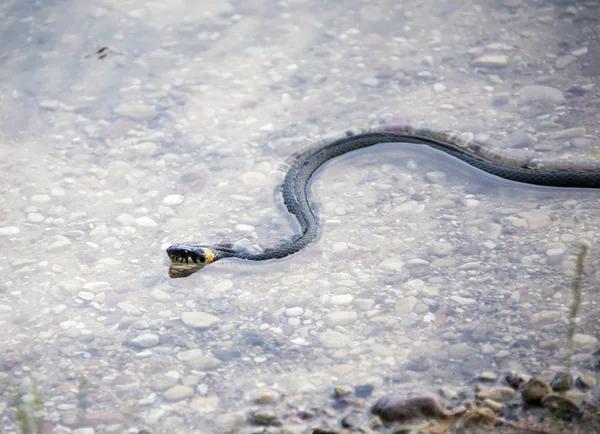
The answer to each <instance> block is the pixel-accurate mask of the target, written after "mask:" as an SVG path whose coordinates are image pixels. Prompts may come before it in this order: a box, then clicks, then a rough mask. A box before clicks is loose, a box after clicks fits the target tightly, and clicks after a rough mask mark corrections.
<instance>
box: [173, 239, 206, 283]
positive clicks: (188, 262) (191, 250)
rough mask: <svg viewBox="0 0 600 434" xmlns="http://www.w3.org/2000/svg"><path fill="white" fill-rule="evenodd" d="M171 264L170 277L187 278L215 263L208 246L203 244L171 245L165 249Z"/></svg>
mask: <svg viewBox="0 0 600 434" xmlns="http://www.w3.org/2000/svg"><path fill="white" fill-rule="evenodd" d="M167 255H168V256H169V259H170V260H171V262H172V264H171V267H170V268H169V275H170V276H171V277H187V276H189V275H190V274H193V273H195V272H196V271H199V270H201V269H202V268H204V267H205V266H206V265H208V264H210V263H211V262H213V261H215V255H214V253H213V252H212V250H211V249H210V247H209V246H206V245H203V244H173V245H172V246H170V247H169V248H168V249H167Z"/></svg>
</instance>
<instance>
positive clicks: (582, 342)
mask: <svg viewBox="0 0 600 434" xmlns="http://www.w3.org/2000/svg"><path fill="white" fill-rule="evenodd" d="M596 345H598V339H596V338H595V337H594V336H590V335H584V334H581V333H577V334H575V336H573V348H574V349H577V350H581V349H594V348H595V347H596Z"/></svg>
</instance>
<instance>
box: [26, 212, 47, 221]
mask: <svg viewBox="0 0 600 434" xmlns="http://www.w3.org/2000/svg"><path fill="white" fill-rule="evenodd" d="M27 220H28V221H30V222H31V223H41V222H43V221H44V216H43V215H41V214H40V213H37V212H30V213H29V214H27Z"/></svg>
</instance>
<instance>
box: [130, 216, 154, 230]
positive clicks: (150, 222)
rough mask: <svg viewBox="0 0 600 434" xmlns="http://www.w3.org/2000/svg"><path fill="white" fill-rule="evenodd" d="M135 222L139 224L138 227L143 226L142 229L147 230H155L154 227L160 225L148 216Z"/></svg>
mask: <svg viewBox="0 0 600 434" xmlns="http://www.w3.org/2000/svg"><path fill="white" fill-rule="evenodd" d="M135 222H136V223H137V225H138V226H142V227H146V228H153V227H156V226H158V223H156V222H155V221H154V220H152V219H151V218H150V217H148V216H142V217H138V218H136V219H135Z"/></svg>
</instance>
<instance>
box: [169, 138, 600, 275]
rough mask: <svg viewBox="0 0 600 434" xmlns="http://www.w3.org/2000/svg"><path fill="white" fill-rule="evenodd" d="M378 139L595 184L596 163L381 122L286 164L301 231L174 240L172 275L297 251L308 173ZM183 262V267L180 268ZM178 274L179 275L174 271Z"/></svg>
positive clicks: (306, 225) (307, 215) (478, 163)
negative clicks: (501, 151) (277, 238)
mask: <svg viewBox="0 0 600 434" xmlns="http://www.w3.org/2000/svg"><path fill="white" fill-rule="evenodd" d="M383 143H398V144H403V143H411V144H417V145H425V146H428V147H430V148H433V149H436V150H438V151H441V152H444V153H446V154H449V155H451V156H453V157H455V158H457V159H459V160H461V161H464V162H465V163H467V164H469V165H471V166H473V167H475V168H477V169H480V170H482V171H484V172H487V173H489V174H491V175H495V176H498V177H500V178H503V179H507V180H511V181H516V182H521V183H525V184H534V185H542V186H552V187H575V188H600V165H597V164H592V165H590V166H589V167H583V168H582V167H578V166H573V165H570V164H568V163H567V164H564V163H563V164H554V165H552V166H550V167H548V168H539V167H534V166H533V165H531V164H529V163H527V162H519V161H516V160H511V159H508V158H501V157H498V156H494V155H493V154H491V153H490V152H489V151H486V150H485V148H484V147H483V146H481V145H480V144H478V143H475V142H466V143H465V142H463V141H462V140H461V139H460V138H459V137H457V136H455V135H452V134H449V133H440V132H433V131H430V130H426V129H414V128H411V127H384V128H378V129H375V130H367V131H361V132H358V133H353V132H346V133H344V134H343V136H338V137H336V138H333V139H329V140H323V141H321V142H318V143H317V144H316V145H315V146H313V147H311V148H309V149H308V150H306V151H304V152H302V153H301V154H299V155H298V156H297V157H296V159H295V160H294V162H293V163H292V165H291V167H290V168H289V170H288V172H287V174H286V176H285V181H284V183H283V186H282V193H283V201H284V204H285V206H286V207H287V209H288V211H289V212H290V213H291V214H292V215H294V217H295V218H296V219H297V220H298V223H299V224H300V229H301V233H300V234H299V235H298V236H296V237H295V238H294V239H292V240H291V241H289V242H287V243H284V244H282V245H280V246H278V247H275V248H272V249H267V250H264V251H262V252H258V253H254V252H249V251H245V250H234V249H231V248H228V247H223V246H219V245H209V244H193V243H192V244H174V245H172V246H170V247H169V248H168V249H167V255H168V256H169V258H170V259H171V261H172V263H173V265H172V267H171V273H170V274H171V276H172V277H183V276H185V275H189V274H191V273H193V272H195V271H197V270H198V269H200V268H202V267H204V266H205V265H207V264H208V263H211V262H215V261H217V260H219V259H223V258H239V259H245V260H250V261H264V260H268V259H278V258H283V257H286V256H289V255H291V254H293V253H296V252H298V251H300V250H302V249H303V248H305V247H306V246H307V245H309V244H310V243H311V242H313V241H314V240H315V239H316V238H317V236H318V232H319V228H318V222H317V218H316V216H315V213H314V211H313V209H312V208H311V206H310V204H309V201H308V197H307V189H308V184H309V181H310V178H311V177H312V175H313V174H314V173H315V171H316V170H317V169H319V167H321V166H322V165H323V164H325V163H327V162H328V161H331V160H332V159H334V158H337V157H339V156H341V155H344V154H346V153H348V152H352V151H356V150H358V149H363V148H368V147H370V146H374V145H377V144H383ZM182 267H183V268H185V269H186V270H187V271H183V272H182V271H181V269H182ZM179 274H181V275H179Z"/></svg>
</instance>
